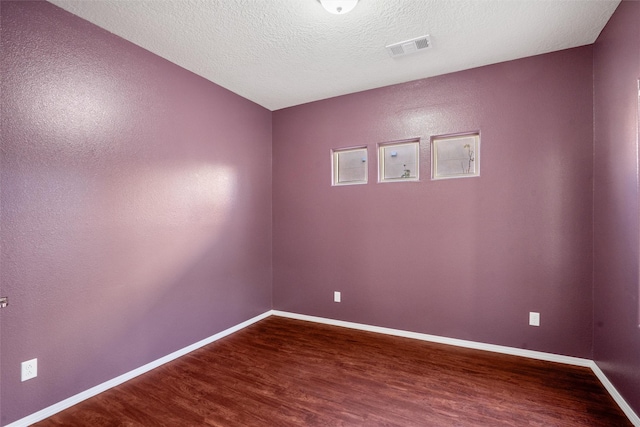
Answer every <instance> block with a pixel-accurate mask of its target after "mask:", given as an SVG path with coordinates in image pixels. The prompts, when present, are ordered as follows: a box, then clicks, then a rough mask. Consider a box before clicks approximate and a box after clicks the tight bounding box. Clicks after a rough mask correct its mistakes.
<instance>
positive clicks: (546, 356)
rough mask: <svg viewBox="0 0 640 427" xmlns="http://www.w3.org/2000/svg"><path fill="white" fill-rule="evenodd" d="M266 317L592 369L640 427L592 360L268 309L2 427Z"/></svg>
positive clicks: (18, 425)
mask: <svg viewBox="0 0 640 427" xmlns="http://www.w3.org/2000/svg"><path fill="white" fill-rule="evenodd" d="M269 316H280V317H287V318H290V319H298V320H306V321H308V322H315V323H323V324H326V325H333V326H341V327H343V328H350V329H358V330H361V331H368V332H376V333H380V334H385V335H393V336H398V337H405V338H412V339H416V340H421V341H429V342H435V343H439V344H447V345H453V346H457V347H464V348H471V349H475V350H484V351H491V352H494V353H502V354H510V355H513V356H521V357H528V358H530V359H538V360H545V361H548V362H557V363H564V364H568V365H575V366H583V367H588V368H591V370H592V371H593V373H594V374H595V375H596V377H598V379H599V380H600V382H601V383H602V385H603V386H604V387H605V389H606V390H607V391H608V392H609V394H610V395H611V397H612V398H613V399H614V400H615V401H616V403H617V404H618V406H620V409H622V411H623V412H624V413H625V415H626V416H627V417H628V418H629V421H631V423H632V424H633V425H634V426H636V427H640V417H638V415H637V414H636V413H635V412H634V411H633V409H632V408H631V406H629V404H628V403H627V402H626V401H625V400H624V398H623V397H622V395H620V393H619V392H618V390H616V388H615V387H614V386H613V384H612V383H611V381H609V379H608V378H607V377H606V375H605V374H604V372H602V370H600V368H599V367H598V365H597V364H596V362H594V361H593V360H589V359H582V358H579V357H571V356H563V355H559V354H552V353H544V352H541V351H533V350H523V349H519V348H514V347H506V346H501V345H495V344H485V343H480V342H476V341H467V340H460V339H456V338H447V337H442V336H438V335H429V334H422V333H418V332H410V331H404V330H401V329H391V328H383V327H380V326H372V325H365V324H362V323H353V322H345V321H342V320H334V319H328V318H325V317H316V316H308V315H306V314H298V313H290V312H286V311H279V310H270V311H267V312H265V313H262V314H261V315H259V316H256V317H254V318H251V319H249V320H247V321H245V322H242V323H240V324H238V325H236V326H232V327H231V328H228V329H225V330H224V331H222V332H219V333H217V334H215V335H212V336H210V337H209V338H205V339H203V340H201V341H198V342H197V343H195V344H191V345H190V346H187V347H185V348H183V349H181V350H177V351H175V352H173V353H171V354H169V355H167V356H164V357H161V358H160V359H157V360H155V361H153V362H150V363H147V364H146V365H143V366H141V367H139V368H137V369H134V370H132V371H130V372H127V373H126V374H123V375H120V376H119V377H116V378H113V379H111V380H109V381H106V382H104V383H102V384H99V385H97V386H95V387H92V388H90V389H88V390H85V391H83V392H81V393H78V394H76V395H75V396H71V397H69V398H68V399H65V400H63V401H61V402H58V403H56V404H53V405H51V406H49V407H47V408H44V409H42V410H40V411H38V412H35V413H33V414H31V415H29V416H26V417H24V418H22V419H19V420H17V421H14V422H13V423H11V424H7V425H6V426H5V427H27V426H29V425H31V424H34V423H36V422H38V421H42V420H44V419H45V418H48V417H50V416H52V415H55V414H57V413H58V412H61V411H63V410H65V409H67V408H69V407H71V406H73V405H76V404H78V403H80V402H82V401H84V400H86V399H89V398H91V397H93V396H95V395H97V394H99V393H102V392H103V391H106V390H108V389H110V388H113V387H115V386H118V385H120V384H122V383H124V382H126V381H129V380H130V379H133V378H135V377H137V376H138V375H142V374H144V373H146V372H149V371H150V370H152V369H155V368H157V367H158V366H161V365H164V364H165V363H168V362H171V361H172V360H175V359H177V358H179V357H181V356H184V355H185V354H187V353H190V352H192V351H194V350H197V349H199V348H200V347H203V346H205V345H207V344H211V343H212V342H214V341H217V340H219V339H221V338H224V337H226V336H227V335H231V334H233V333H234V332H237V331H239V330H241V329H244V328H246V327H247V326H249V325H251V324H253V323H256V322H259V321H260V320H263V319H266V318H267V317H269Z"/></svg>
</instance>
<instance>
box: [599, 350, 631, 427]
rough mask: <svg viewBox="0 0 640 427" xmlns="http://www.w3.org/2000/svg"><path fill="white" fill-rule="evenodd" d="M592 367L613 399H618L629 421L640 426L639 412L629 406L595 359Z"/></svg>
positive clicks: (617, 401)
mask: <svg viewBox="0 0 640 427" xmlns="http://www.w3.org/2000/svg"><path fill="white" fill-rule="evenodd" d="M590 368H591V370H592V371H593V373H594V374H596V377H598V379H599V380H600V382H601V383H602V385H603V386H604V388H606V389H607V391H608V392H609V394H610V395H611V397H613V400H615V401H616V403H617V404H618V406H619V407H620V409H622V411H623V412H624V413H625V415H626V416H627V418H629V421H631V423H632V424H633V425H634V426H636V427H640V417H638V414H636V413H635V412H634V411H633V409H631V406H629V404H628V403H627V401H626V400H624V398H623V397H622V396H621V395H620V393H618V390H616V388H615V387H614V386H613V384H611V381H609V378H607V376H606V375H605V374H604V372H602V370H600V368H599V367H598V364H597V363H596V362H594V361H591V366H590Z"/></svg>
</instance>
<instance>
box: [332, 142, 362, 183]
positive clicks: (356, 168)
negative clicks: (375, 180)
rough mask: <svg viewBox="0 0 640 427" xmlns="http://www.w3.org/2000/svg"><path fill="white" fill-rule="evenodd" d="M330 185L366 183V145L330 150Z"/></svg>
mask: <svg viewBox="0 0 640 427" xmlns="http://www.w3.org/2000/svg"><path fill="white" fill-rule="evenodd" d="M331 159H332V161H331V169H332V175H333V178H332V185H354V184H366V183H367V176H368V174H367V169H368V168H367V147H360V148H347V149H341V150H332V151H331Z"/></svg>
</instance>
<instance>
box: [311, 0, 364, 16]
mask: <svg viewBox="0 0 640 427" xmlns="http://www.w3.org/2000/svg"><path fill="white" fill-rule="evenodd" d="M318 1H319V2H320V4H321V5H322V7H324V8H325V10H326V11H327V12H329V13H333V14H335V15H344V14H345V13H349V12H351V11H352V10H353V8H354V7H356V5H357V4H358V0H318Z"/></svg>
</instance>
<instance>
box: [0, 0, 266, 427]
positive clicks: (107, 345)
mask: <svg viewBox="0 0 640 427" xmlns="http://www.w3.org/2000/svg"><path fill="white" fill-rule="evenodd" d="M1 7H2V160H1V162H2V163H1V167H2V171H1V175H0V183H1V200H0V201H1V206H2V209H1V224H2V230H1V235H0V236H1V238H2V240H1V244H2V257H1V259H0V262H1V264H0V267H1V269H2V278H1V279H2V282H1V283H0V285H1V287H2V294H3V295H5V294H6V295H9V296H10V306H9V307H8V308H6V309H3V311H2V360H1V363H2V365H1V372H2V373H1V384H2V391H1V393H2V408H1V409H2V419H1V423H2V424H6V423H9V422H11V421H13V420H16V419H18V418H21V417H24V416H26V415H29V414H31V413H33V412H35V411H37V410H39V409H42V408H44V407H46V406H48V405H51V404H53V403H57V402H59V401H61V400H63V399H65V398H67V397H69V396H71V395H73V394H75V393H78V392H81V391H84V390H86V389H88V388H90V387H92V386H94V385H97V384H99V383H101V382H103V381H106V380H109V379H112V378H114V377H116V376H118V375H120V374H123V373H125V372H128V371H130V370H131V369H134V368H137V367H139V366H142V365H143V364H145V363H148V362H151V361H153V360H155V359H157V358H159V357H162V356H165V355H167V354H169V353H171V352H173V351H175V350H178V349H180V348H183V347H185V346H187V345H189V344H192V343H194V342H197V341H198V340H201V339H203V338H206V337H208V336H211V335H213V334H215V333H217V332H219V331H221V330H223V329H225V328H228V327H230V326H233V325H236V324H238V323H240V322H242V321H244V320H247V319H249V318H251V317H253V316H256V315H258V314H261V313H263V312H265V311H267V310H269V309H270V308H271V113H270V112H269V111H268V110H266V109H264V108H262V107H260V106H257V105H256V104H253V103H251V102H249V101H247V100H245V99H242V98H240V97H238V96H237V95H234V94H232V93H231V92H228V91H227V90H225V89H222V88H220V87H219V86H216V85H214V84H212V83H210V82H208V81H206V80H204V79H202V78H200V77H198V76H196V75H194V74H192V73H190V72H187V71H185V70H184V69H181V68H180V67H178V66H175V65H173V64H171V63H169V62H167V61H166V60H164V59H161V58H159V57H157V56H155V55H153V54H151V53H149V52H147V51H145V50H143V49H141V48H138V47H136V46H134V45H132V44H131V43H129V42H126V41H124V40H122V39H119V38H118V37H116V36H114V35H112V34H109V33H107V32H106V31H104V30H101V29H99V28H97V27H95V26H94V25H92V24H89V23H88V22H86V21H83V20H82V19H80V18H77V17H75V16H73V15H71V14H69V13H67V12H64V11H62V10H61V9H59V8H57V7H55V6H53V5H51V4H49V3H44V2H6V1H3V2H2V3H1ZM34 357H37V358H38V368H39V374H38V377H37V378H36V379H34V380H30V381H27V382H24V383H21V382H20V362H22V361H24V360H28V359H31V358H34Z"/></svg>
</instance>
